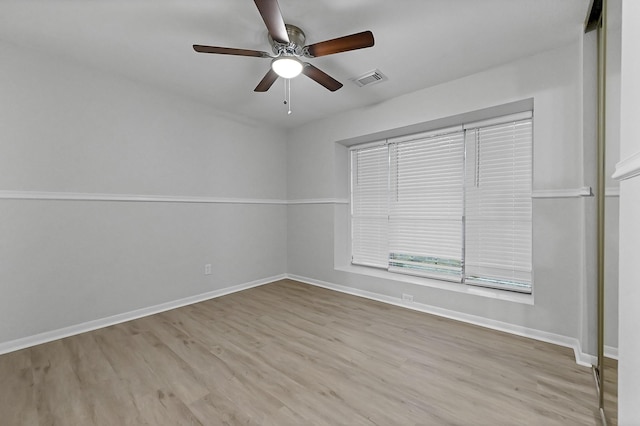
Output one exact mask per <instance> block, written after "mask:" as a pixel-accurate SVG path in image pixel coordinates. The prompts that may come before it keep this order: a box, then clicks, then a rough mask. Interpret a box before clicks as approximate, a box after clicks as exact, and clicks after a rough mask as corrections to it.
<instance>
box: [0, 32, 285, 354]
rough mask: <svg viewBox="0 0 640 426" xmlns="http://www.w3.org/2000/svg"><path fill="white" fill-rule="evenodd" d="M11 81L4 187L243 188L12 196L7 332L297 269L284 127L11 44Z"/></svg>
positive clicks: (2, 247)
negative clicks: (98, 197) (290, 257)
mask: <svg viewBox="0 0 640 426" xmlns="http://www.w3.org/2000/svg"><path fill="white" fill-rule="evenodd" d="M0 93H1V98H2V102H0V153H1V154H0V192H2V193H3V194H5V195H6V193H7V192H6V191H19V192H20V193H22V194H24V193H25V191H28V192H31V191H35V192H37V193H38V194H40V195H38V196H42V195H44V196H49V195H51V193H52V192H53V193H60V192H63V193H67V194H68V193H71V194H77V193H80V195H79V198H83V197H84V198H86V197H91V196H93V195H94V194H123V195H150V196H167V197H169V198H171V197H179V196H197V197H208V200H209V201H215V200H216V199H229V198H232V200H223V201H231V202H230V203H215V202H211V203H183V202H153V203H150V202H137V201H88V200H79V201H56V200H15V199H6V196H5V198H2V197H0V218H1V219H0V295H1V297H0V344H2V343H6V342H10V341H12V340H15V339H19V338H25V337H28V336H32V335H35V334H38V333H43V332H47V331H52V330H56V329H60V328H63V327H68V326H74V325H78V324H82V323H84V322H87V321H91V320H96V319H100V318H104V317H108V316H112V315H117V314H123V313H127V312H130V311H133V310H136V309H140V308H146V307H149V306H154V305H157V304H161V303H165V302H170V301H174V300H177V299H181V298H186V297H190V296H194V295H199V294H202V293H207V292H210V291H213V290H216V289H221V288H225V287H229V286H232V285H238V284H244V283H248V282H252V281H256V280H261V279H265V278H269V277H274V276H278V275H281V274H284V273H285V272H286V206H285V205H284V204H282V202H280V204H278V203H277V202H274V200H275V201H278V200H280V201H281V200H284V199H286V177H287V176H286V171H285V168H286V162H285V158H286V152H285V151H286V141H285V134H284V133H283V132H282V131H279V130H274V129H269V128H265V127H264V126H261V125H258V124H256V123H252V122H249V121H247V120H245V119H241V118H237V117H228V116H225V115H224V114H221V113H219V112H217V111H214V110H212V109H210V108H208V107H206V106H205V105H202V104H198V103H196V102H192V101H189V100H186V99H183V98H180V97H177V96H173V95H172V94H170V93H162V92H161V91H158V90H156V89H153V88H148V87H146V86H145V84H144V83H137V82H132V81H127V80H125V79H123V78H120V77H118V76H113V75H107V74H103V73H102V72H101V71H100V70H95V69H89V68H84V67H82V66H79V65H75V64H73V63H71V62H70V61H69V60H68V59H64V58H54V57H51V56H48V55H47V54H46V53H45V52H28V51H24V50H22V49H17V48H14V47H13V46H11V45H8V44H0ZM54 195H55V194H54ZM36 198H37V197H36ZM247 200H249V201H251V202H252V203H251V204H247V203H246V201H247ZM206 263H210V264H212V275H207V276H205V275H204V265H205V264H206Z"/></svg>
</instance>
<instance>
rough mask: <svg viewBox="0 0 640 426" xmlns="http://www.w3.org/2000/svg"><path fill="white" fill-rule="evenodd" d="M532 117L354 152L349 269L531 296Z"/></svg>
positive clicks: (496, 121) (491, 122)
mask: <svg viewBox="0 0 640 426" xmlns="http://www.w3.org/2000/svg"><path fill="white" fill-rule="evenodd" d="M531 117H532V115H531V112H526V113H518V114H514V115H511V116H506V117H498V118H494V119H491V120H487V121H483V122H479V123H474V124H471V125H465V126H458V127H457V128H449V129H441V130H438V131H434V132H428V133H422V134H415V135H409V136H405V137H401V138H395V139H391V140H387V141H381V142H378V143H374V144H369V145H366V146H358V147H354V148H352V149H351V171H352V173H351V237H352V263H354V264H358V265H366V266H375V267H379V268H385V269H388V270H389V271H391V272H396V273H403V274H410V275H419V276H425V277H431V278H437V279H445V280H450V281H455V282H464V283H467V284H472V285H481V286H488V287H493V288H501V289H507V290H513V291H521V292H529V293H530V292H531V286H532V284H531V283H532V268H531V263H532V261H531V251H532V250H531V244H532V230H531V227H532V213H531V209H532V203H531V182H532V144H533V137H532V118H531Z"/></svg>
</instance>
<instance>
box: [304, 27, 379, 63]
mask: <svg viewBox="0 0 640 426" xmlns="http://www.w3.org/2000/svg"><path fill="white" fill-rule="evenodd" d="M373 44H374V40H373V33H372V32H371V31H363V32H361V33H357V34H351V35H348V36H344V37H339V38H334V39H332V40H326V41H321V42H319V43H315V44H311V45H309V46H305V48H304V55H305V56H307V57H309V58H317V57H318V56H325V55H332V54H334V53H340V52H348V51H349V50H356V49H364V48H365V47H371V46H373Z"/></svg>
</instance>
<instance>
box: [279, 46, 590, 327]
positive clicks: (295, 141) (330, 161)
mask: <svg viewBox="0 0 640 426" xmlns="http://www.w3.org/2000/svg"><path fill="white" fill-rule="evenodd" d="M582 72H583V59H582V36H581V35H578V34H577V35H576V42H575V43H574V44H571V45H568V46H564V47H561V48H558V49H556V50H554V51H550V52H546V53H543V54H540V55H537V56H534V57H529V58H525V59H522V60H520V61H516V62H514V63H510V64H506V65H503V66H500V67H497V68H494V69H491V70H487V71H485V72H482V73H478V74H475V75H472V76H469V77H466V78H462V79H459V80H455V81H452V82H449V83H445V84H442V85H439V86H436V87H432V88H428V89H424V90H422V91H418V92H414V93H411V94H408V95H405V96H402V97H400V98H396V99H392V100H390V101H387V102H384V103H381V104H378V105H375V106H371V107H369V108H366V109H361V110H357V111H352V112H349V113H345V114H341V115H338V116H335V117H332V118H330V119H326V120H322V121H319V122H314V123H312V124H309V125H307V126H305V127H304V128H302V129H298V130H294V131H292V132H291V133H290V135H289V143H288V150H287V154H288V166H287V171H288V178H287V183H288V198H289V199H332V198H346V197H347V196H348V179H347V176H348V172H347V162H346V161H345V159H346V152H347V150H346V149H345V148H344V147H342V146H340V145H337V144H336V141H340V140H344V139H349V138H357V137H360V136H362V135H366V134H370V133H375V132H382V131H386V130H389V129H394V128H399V127H403V126H410V125H413V124H416V123H420V122H427V121H430V120H435V119H438V118H442V117H447V116H453V115H457V114H462V113H466V112H469V111H475V110H480V109H483V108H487V107H491V106H495V105H500V104H505V103H508V102H513V101H518V100H522V99H527V98H533V99H534V109H535V112H534V114H535V118H534V135H535V136H534V138H535V142H534V190H535V191H547V190H576V189H578V188H580V187H582V186H584V185H585V183H584V176H583V160H582V159H583V145H582V143H583V142H582V132H583V117H582V114H583V111H582V91H583V87H582V85H583V83H582ZM362 90H367V88H363V89H362ZM533 208H534V253H535V254H534V274H535V282H534V295H535V304H534V305H529V304H522V303H516V302H511V301H504V300H499V299H497V298H491V297H483V296H478V295H474V294H466V293H458V292H452V291H447V290H443V289H439V288H434V287H431V286H428V285H420V284H415V283H407V282H403V281H399V280H394V279H392V278H388V277H387V278H384V277H370V276H366V275H363V274H360V273H357V272H355V270H350V269H349V267H348V265H347V264H348V261H349V260H348V257H347V250H346V248H345V244H346V243H344V241H341V242H337V241H338V240H345V237H344V233H345V232H346V230H347V229H348V228H347V226H346V223H347V221H348V206H346V205H344V204H337V205H335V206H334V205H330V204H309V205H291V206H289V211H288V222H287V224H288V232H287V234H288V249H289V254H288V259H289V260H288V262H289V268H288V271H289V273H291V274H294V275H298V276H301V277H306V278H309V279H311V280H319V281H324V282H327V283H333V284H338V285H342V286H346V287H349V288H353V289H355V290H361V291H368V292H373V293H377V294H379V295H381V296H387V297H400V296H401V294H402V293H409V294H412V295H413V296H414V300H415V301H416V302H420V303H423V304H426V305H431V306H435V307H438V308H444V309H448V310H451V311H455V312H460V313H462V314H467V315H475V316H479V317H483V318H486V319H488V320H494V321H501V322H505V323H509V324H513V325H516V326H521V327H526V328H530V329H534V330H540V331H543V332H547V333H553V334H557V335H560V336H567V337H571V338H575V339H580V337H581V335H580V334H581V331H582V327H583V320H584V318H583V316H584V315H587V313H585V312H583V309H582V306H583V300H584V298H585V291H586V289H585V282H586V279H585V274H586V269H585V252H584V250H583V245H584V240H585V204H584V200H583V199H581V198H579V197H557V198H536V199H535V200H534V206H533ZM334 253H335V257H334Z"/></svg>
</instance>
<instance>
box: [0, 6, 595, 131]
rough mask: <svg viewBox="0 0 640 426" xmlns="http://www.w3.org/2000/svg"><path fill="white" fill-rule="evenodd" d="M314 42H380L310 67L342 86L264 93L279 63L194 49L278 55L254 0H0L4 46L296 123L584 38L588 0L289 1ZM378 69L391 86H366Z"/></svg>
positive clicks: (308, 83)
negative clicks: (370, 38)
mask: <svg viewBox="0 0 640 426" xmlns="http://www.w3.org/2000/svg"><path fill="white" fill-rule="evenodd" d="M279 4H280V9H281V10H282V13H283V16H284V19H285V22H287V23H291V24H294V25H297V26H299V27H301V28H302V29H303V30H304V31H305V33H306V36H307V43H308V44H312V43H316V42H318V41H323V40H327V39H332V38H335V37H340V36H343V35H348V34H352V33H356V32H360V31H364V30H371V31H372V32H373V34H374V36H375V46H374V47H372V48H369V49H363V50H358V51H352V52H345V53H340V54H336V55H331V56H325V57H321V58H316V59H311V60H309V62H311V63H313V64H314V65H315V66H317V67H318V68H320V69H322V70H323V71H325V72H327V73H328V74H330V75H331V76H333V77H334V78H336V79H337V80H339V81H341V82H342V83H344V87H343V88H342V89H340V90H338V91H336V92H334V93H332V92H329V91H328V90H326V89H325V88H323V87H322V86H320V85H318V84H317V83H315V82H314V81H312V80H310V79H308V78H306V77H304V76H300V77H298V78H296V79H294V80H292V83H291V87H292V107H293V114H292V115H290V116H289V115H287V113H286V108H285V107H284V105H283V98H284V85H283V83H282V80H280V81H277V82H276V83H275V84H274V85H273V87H272V88H271V90H270V91H269V92H267V93H255V92H254V91H253V89H254V87H255V86H256V85H257V84H258V82H259V81H260V79H261V78H262V77H263V76H264V74H265V73H266V72H267V70H268V68H269V60H268V59H261V58H250V57H237V56H227V55H207V54H198V53H195V52H194V51H193V50H192V47H191V46H192V45H193V44H205V45H214V46H226V47H236V48H244V49H256V50H265V51H269V50H270V48H269V44H268V42H267V39H266V36H267V32H266V29H265V27H264V23H263V22H262V19H261V17H260V15H259V13H258V11H257V9H256V7H255V4H254V2H253V1H251V0H208V1H203V0H155V1H152V0H126V1H121V0H118V1H111V0H39V1H32V0H14V1H6V0H0V40H2V41H5V42H9V43H12V44H14V45H17V46H20V47H23V48H25V49H30V50H32V51H33V52H41V54H49V55H55V56H56V57H60V58H67V59H68V60H70V61H74V62H80V63H84V64H86V65H88V66H90V67H97V68H100V69H102V70H105V71H107V72H110V73H116V74H119V75H122V76H125V77H127V78H129V79H132V80H135V81H139V82H144V83H145V84H150V85H153V86H155V87H161V88H163V89H164V90H170V91H172V92H175V93H179V94H182V95H186V96H188V97H191V98H195V99H198V100H199V101H202V102H205V103H207V104H209V105H211V106H213V107H214V108H216V109H218V110H221V111H224V113H225V114H230V115H233V116H236V115H237V116H242V117H245V118H249V119H251V120H257V121H262V122H265V123H270V124H273V125H276V126H281V127H286V128H290V127H296V126H299V125H302V124H304V123H305V122H308V121H311V120H315V119H318V118H322V117H327V116H331V115H333V114H335V113H338V112H341V111H345V110H349V109H353V108H358V107H364V106H367V105H372V104H375V103H379V102H382V101H384V100H386V99H389V98H393V97H396V96H399V95H401V94H404V93H408V92H412V91H415V90H418V89H421V88H425V87H429V86H433V85H436V84H439V83H442V82H445V81H449V80H452V79H455V78H459V77H462V76H465V75H469V74H473V73H476V72H479V71H481V70H484V69H487V68H490V67H493V66H496V65H498V64H502V63H506V62H509V61H512V60H515V59H517V58H521V57H524V56H529V55H532V54H536V53H538V52H542V51H545V50H549V49H551V48H554V47H556V46H560V45H563V44H566V43H569V42H571V41H572V40H575V38H576V35H577V34H579V32H580V31H581V28H582V24H583V22H584V19H585V17H586V14H587V8H588V4H589V0H394V1H392V0H349V1H347V0H307V1H304V0H279ZM375 68H378V69H380V70H381V71H382V72H383V73H384V74H385V75H387V76H388V77H389V81H386V82H383V83H379V84H375V85H372V86H366V87H363V88H359V87H357V86H356V85H355V84H353V83H351V82H350V81H349V78H352V77H355V76H358V75H360V74H363V73H365V72H367V71H370V70H373V69H375Z"/></svg>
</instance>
